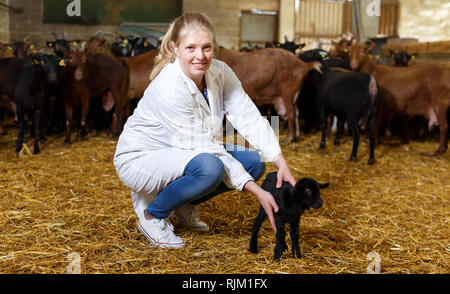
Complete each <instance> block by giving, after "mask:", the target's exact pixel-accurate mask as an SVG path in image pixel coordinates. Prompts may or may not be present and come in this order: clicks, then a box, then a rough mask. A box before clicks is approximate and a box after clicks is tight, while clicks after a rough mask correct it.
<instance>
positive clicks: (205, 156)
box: [183, 153, 225, 182]
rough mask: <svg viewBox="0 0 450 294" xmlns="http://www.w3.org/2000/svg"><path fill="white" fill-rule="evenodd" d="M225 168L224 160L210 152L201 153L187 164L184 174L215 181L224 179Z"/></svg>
mask: <svg viewBox="0 0 450 294" xmlns="http://www.w3.org/2000/svg"><path fill="white" fill-rule="evenodd" d="M224 173H225V168H224V165H223V163H222V161H221V160H220V159H219V158H218V157H217V156H215V155H213V154H210V153H200V154H198V155H197V156H195V157H194V158H192V159H191V160H190V161H189V163H188V164H187V165H186V167H185V169H184V172H183V175H187V174H189V175H194V176H200V177H205V178H208V179H210V180H211V181H213V182H219V181H221V180H222V178H223V175H224Z"/></svg>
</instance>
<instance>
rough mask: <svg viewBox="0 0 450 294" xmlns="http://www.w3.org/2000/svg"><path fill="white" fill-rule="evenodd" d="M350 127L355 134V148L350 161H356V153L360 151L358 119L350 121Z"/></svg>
mask: <svg viewBox="0 0 450 294" xmlns="http://www.w3.org/2000/svg"><path fill="white" fill-rule="evenodd" d="M348 124H349V128H350V129H351V130H352V135H353V148H352V154H351V155H350V161H356V154H357V153H358V145H359V136H360V133H359V126H358V123H357V121H356V120H349V121H348Z"/></svg>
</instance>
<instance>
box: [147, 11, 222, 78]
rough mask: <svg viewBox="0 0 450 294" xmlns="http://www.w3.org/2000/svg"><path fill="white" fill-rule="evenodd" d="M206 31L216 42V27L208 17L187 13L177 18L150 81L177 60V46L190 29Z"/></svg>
mask: <svg viewBox="0 0 450 294" xmlns="http://www.w3.org/2000/svg"><path fill="white" fill-rule="evenodd" d="M199 28H200V29H204V30H206V31H208V32H210V33H211V35H212V38H213V42H214V44H215V40H214V27H213V26H212V24H211V21H210V19H209V17H208V16H206V15H205V14H203V13H199V12H187V13H184V14H183V15H181V16H179V17H177V18H176V19H175V20H174V21H173V22H172V23H171V24H170V26H169V29H168V30H167V33H166V35H165V36H164V38H163V40H162V42H161V49H160V50H159V54H158V55H157V56H156V57H155V64H154V65H153V69H152V72H151V73H150V80H153V79H154V78H156V76H157V75H158V74H159V73H160V72H161V70H162V69H163V68H164V67H165V66H166V65H168V64H169V63H172V62H173V61H174V60H175V59H176V55H175V48H174V45H173V44H175V46H178V45H179V44H180V40H181V38H182V37H183V36H184V35H185V34H186V31H187V30H188V29H190V30H193V29H199ZM172 42H173V43H172Z"/></svg>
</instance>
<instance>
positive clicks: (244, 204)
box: [0, 125, 450, 274]
mask: <svg viewBox="0 0 450 294" xmlns="http://www.w3.org/2000/svg"><path fill="white" fill-rule="evenodd" d="M7 130H8V134H7V135H5V136H3V137H0V208H1V209H0V228H1V233H0V273H66V272H68V271H69V272H73V270H74V269H75V270H76V271H77V269H79V272H81V273H169V274H175V273H176V274H179V273H188V274H189V273H219V274H220V273H248V274H252V273H263V274H264V273H267V274H272V273H296V274H301V273H309V274H315V273H366V271H367V267H370V268H373V267H371V264H373V262H374V259H373V256H374V255H377V254H378V256H379V261H380V271H381V273H450V266H449V262H450V243H449V236H450V226H449V220H450V219H449V216H450V174H449V167H450V151H449V152H447V153H446V154H445V155H441V156H432V154H433V153H434V151H435V150H436V148H437V145H438V144H437V143H436V142H412V143H410V144H408V145H405V144H399V142H400V141H398V140H396V139H395V138H394V139H385V140H384V141H383V142H382V143H381V144H379V145H377V147H376V153H375V160H376V163H375V165H373V166H369V165H367V160H368V139H367V138H366V137H365V136H364V137H362V138H361V144H360V148H359V152H358V159H359V161H358V162H349V161H348V158H349V156H350V150H351V144H352V140H351V138H350V137H344V139H343V140H342V141H343V142H342V144H341V146H339V147H336V146H334V145H333V144H332V143H330V142H328V143H327V149H325V150H322V151H319V150H318V145H319V140H320V136H319V133H315V134H311V135H302V137H301V141H300V142H297V143H292V144H290V145H285V144H282V149H283V152H284V154H285V157H286V158H287V160H288V163H289V164H290V167H291V169H292V172H293V174H294V177H296V178H297V179H298V178H300V177H305V176H308V177H313V178H315V179H317V180H318V181H320V182H330V183H331V184H330V186H329V188H327V189H325V190H322V197H323V200H324V205H323V207H322V208H320V209H318V210H313V211H311V210H309V211H307V212H305V214H304V215H303V217H302V219H301V223H300V248H301V250H302V254H303V258H302V259H294V258H292V255H291V252H290V251H289V252H285V254H284V255H283V258H282V260H281V261H280V262H276V261H274V260H273V249H274V246H275V235H274V233H273V231H272V229H271V228H270V226H269V224H268V221H266V222H265V223H264V224H263V227H262V230H261V231H260V234H259V249H260V252H259V254H257V255H255V254H252V253H249V252H248V246H249V240H250V231H251V227H252V223H253V219H254V217H255V216H256V214H257V211H258V209H259V204H258V201H257V200H256V199H255V198H254V197H253V196H252V195H251V194H249V193H247V192H238V191H232V192H228V193H225V194H223V195H220V196H217V197H216V198H214V199H212V200H210V201H208V202H206V203H203V204H201V205H200V206H199V211H200V215H201V218H202V220H204V221H205V222H207V223H208V224H209V225H210V227H211V231H210V232H207V233H202V234H201V233H196V232H191V231H188V230H187V229H185V228H184V227H183V225H182V224H181V223H180V222H179V221H178V220H177V219H176V218H175V217H174V218H171V221H172V223H173V224H174V226H175V232H176V233H177V234H178V235H179V236H181V237H182V238H183V240H184V241H185V242H186V243H187V245H186V247H185V248H182V249H175V250H174V249H172V250H169V249H159V248H155V247H152V246H151V245H150V243H149V242H148V241H147V240H146V239H145V237H144V236H143V235H142V234H141V233H140V232H139V231H138V230H137V227H136V221H137V219H136V215H135V213H134V210H133V206H132V201H131V196H130V192H129V191H128V189H127V188H126V187H125V186H124V185H123V184H122V183H121V182H120V181H119V179H118V177H117V175H116V173H115V169H114V166H113V163H112V155H113V153H114V150H115V144H116V142H115V141H113V140H111V139H108V138H107V137H106V135H105V134H104V133H103V134H101V135H100V136H97V137H95V136H93V133H90V137H89V139H88V140H85V141H80V140H78V141H76V142H74V143H73V144H72V146H71V147H70V148H64V147H63V146H62V142H63V140H64V138H63V137H62V136H61V135H60V136H51V137H49V138H48V142H47V144H46V145H45V146H44V148H43V150H42V153H41V154H40V155H37V156H34V155H30V154H27V153H26V152H25V153H23V154H22V155H21V156H17V155H16V154H15V152H14V148H15V147H14V145H15V139H16V134H17V131H16V130H15V128H14V126H13V125H10V126H7ZM285 136H286V133H285V132H284V131H282V132H281V135H280V139H281V140H282V139H283V138H284V137H285ZM27 145H28V146H29V148H30V149H32V148H31V147H32V146H33V142H32V140H29V139H28V140H27ZM275 170H276V169H275V167H274V166H273V165H272V164H268V166H267V171H266V172H270V171H275ZM261 182H262V180H261V181H260V182H259V183H261ZM287 230H288V226H287ZM288 236H289V234H288ZM288 238H289V237H288ZM287 242H288V245H289V247H290V241H289V240H288V241H287ZM74 256H75V257H74ZM77 258H79V259H77ZM74 260H75V262H77V264H75V265H74ZM77 265H79V268H77V267H76V266H77ZM76 271H75V272H76Z"/></svg>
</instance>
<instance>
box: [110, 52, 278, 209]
mask: <svg viewBox="0 0 450 294" xmlns="http://www.w3.org/2000/svg"><path fill="white" fill-rule="evenodd" d="M205 80H206V85H207V89H208V99H209V106H208V104H207V102H206V100H205V98H204V97H203V95H202V93H200V91H199V90H198V88H197V86H196V85H195V83H194V82H193V81H192V80H191V79H190V78H188V77H187V76H186V75H185V74H184V73H183V71H182V69H181V67H180V64H179V61H178V59H176V60H175V61H174V62H173V63H170V64H168V65H167V66H165V67H164V68H163V69H162V70H161V72H160V74H159V75H158V76H157V77H156V78H155V79H154V80H153V81H152V82H151V83H150V85H149V86H148V88H147V89H146V90H145V93H144V96H143V97H142V99H141V100H140V101H139V104H138V106H137V108H136V109H135V111H134V113H133V115H132V116H130V117H129V118H128V120H127V122H126V124H125V127H124V130H123V132H122V134H121V135H120V137H119V141H118V143H117V147H116V152H115V155H114V165H115V167H116V171H117V173H118V175H119V178H120V179H121V180H122V181H123V182H124V183H125V185H127V186H128V187H129V188H130V189H131V190H132V191H134V192H135V193H132V194H133V198H135V196H136V197H138V196H137V194H140V195H147V196H151V197H153V198H154V197H156V195H157V194H158V193H159V192H160V191H161V190H162V189H164V187H165V186H166V185H167V184H169V183H170V182H171V181H173V180H175V179H176V178H178V177H180V176H181V175H182V173H183V171H184V168H185V166H186V165H187V163H188V162H189V161H190V160H191V159H192V158H193V157H195V156H196V155H198V154H200V153H204V152H206V153H211V154H214V155H216V156H217V157H218V158H219V159H221V161H222V162H223V164H224V167H225V175H224V182H225V183H226V184H227V185H228V186H229V187H232V188H235V189H237V190H240V191H241V190H242V189H243V187H244V185H245V184H246V183H247V182H248V181H249V180H253V179H252V177H251V176H250V175H249V174H248V173H247V171H246V170H245V169H244V167H243V166H242V164H241V163H240V162H239V161H237V160H236V159H234V158H233V157H232V156H231V155H230V154H229V153H228V152H227V151H226V149H225V147H224V145H223V137H222V135H223V127H222V126H223V125H222V121H223V118H224V115H225V116H226V117H227V119H228V121H229V122H230V123H231V124H232V125H233V127H234V128H235V129H236V130H237V131H238V132H239V133H240V134H241V135H242V136H243V137H244V138H245V139H246V140H247V141H248V142H249V143H250V144H251V145H252V146H253V147H254V148H256V149H257V150H258V151H259V152H260V154H261V155H262V156H263V157H264V158H265V159H266V160H268V161H273V159H274V158H275V156H276V155H278V154H280V153H281V149H280V145H279V143H278V139H277V137H276V135H275V133H274V131H273V129H272V127H271V126H270V124H269V122H268V121H267V119H266V118H264V117H262V116H261V115H260V113H259V111H258V109H257V108H256V106H255V105H254V103H253V102H252V100H251V99H250V97H249V96H248V95H247V94H246V93H245V91H244V90H243V88H242V86H241V83H240V81H239V80H238V78H237V77H236V75H235V74H234V73H233V71H232V69H231V68H230V67H229V66H228V65H227V64H225V63H224V62H222V61H219V60H216V59H213V60H212V63H211V66H210V68H209V69H208V70H207V72H206V73H205ZM136 166H139V168H146V169H147V170H146V171H145V173H144V174H145V175H149V177H150V178H145V179H144V178H142V176H139V177H140V179H136V175H135V174H134V173H133V170H136ZM133 200H134V202H135V203H134V204H135V209H136V212H138V208H139V209H145V208H146V205H148V203H149V202H150V201H151V200H149V199H147V200H146V201H144V203H140V204H139V203H137V202H142V201H139V199H133ZM138 215H140V213H139V212H138Z"/></svg>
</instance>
